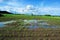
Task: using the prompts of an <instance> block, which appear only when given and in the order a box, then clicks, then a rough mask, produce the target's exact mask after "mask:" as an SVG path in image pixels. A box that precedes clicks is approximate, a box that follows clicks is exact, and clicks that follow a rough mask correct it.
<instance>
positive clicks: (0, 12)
mask: <svg viewBox="0 0 60 40" xmlns="http://www.w3.org/2000/svg"><path fill="white" fill-rule="evenodd" d="M3 14H12V13H10V12H7V11H0V16H3Z"/></svg>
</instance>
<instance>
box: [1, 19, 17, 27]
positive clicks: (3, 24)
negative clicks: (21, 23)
mask: <svg viewBox="0 0 60 40" xmlns="http://www.w3.org/2000/svg"><path fill="white" fill-rule="evenodd" d="M12 22H16V21H13V20H12V21H6V22H0V27H4V26H5V24H8V23H12Z"/></svg>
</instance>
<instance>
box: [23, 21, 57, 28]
mask: <svg viewBox="0 0 60 40" xmlns="http://www.w3.org/2000/svg"><path fill="white" fill-rule="evenodd" d="M24 25H25V27H26V28H28V29H35V28H58V27H57V26H56V25H50V24H49V23H48V20H24Z"/></svg>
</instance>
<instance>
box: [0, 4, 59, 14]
mask: <svg viewBox="0 0 60 40" xmlns="http://www.w3.org/2000/svg"><path fill="white" fill-rule="evenodd" d="M0 9H1V10H6V11H9V12H16V13H22V14H25V13H27V14H31V13H33V14H36V15H37V14H38V15H39V14H53V15H54V14H56V15H57V14H59V13H60V8H52V7H43V8H39V7H38V8H36V7H34V6H33V5H27V6H26V7H24V8H23V7H13V6H9V5H7V6H3V7H0Z"/></svg>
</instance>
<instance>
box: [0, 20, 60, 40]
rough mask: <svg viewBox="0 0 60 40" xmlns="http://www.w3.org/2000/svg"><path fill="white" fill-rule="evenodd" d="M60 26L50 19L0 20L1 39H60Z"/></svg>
mask: <svg viewBox="0 0 60 40" xmlns="http://www.w3.org/2000/svg"><path fill="white" fill-rule="evenodd" d="M52 23H53V22H52ZM1 24H2V26H1ZM59 26H60V25H55V24H51V22H50V21H49V20H13V21H6V22H0V40H60V29H59V28H60V27H59Z"/></svg>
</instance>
